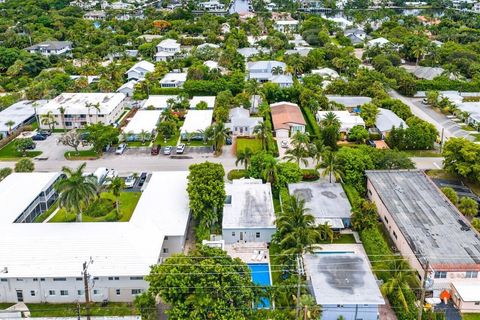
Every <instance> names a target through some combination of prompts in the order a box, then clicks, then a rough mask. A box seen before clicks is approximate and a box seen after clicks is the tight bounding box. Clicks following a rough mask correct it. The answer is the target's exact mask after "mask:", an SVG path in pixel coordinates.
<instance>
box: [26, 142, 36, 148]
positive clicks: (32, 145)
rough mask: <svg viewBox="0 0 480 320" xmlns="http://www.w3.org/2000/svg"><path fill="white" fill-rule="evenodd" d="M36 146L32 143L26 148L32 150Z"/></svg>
mask: <svg viewBox="0 0 480 320" xmlns="http://www.w3.org/2000/svg"><path fill="white" fill-rule="evenodd" d="M36 147H37V144H36V143H32V144H31V145H29V146H28V148H27V150H34V149H35V148H36Z"/></svg>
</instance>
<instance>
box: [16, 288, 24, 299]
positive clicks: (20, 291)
mask: <svg viewBox="0 0 480 320" xmlns="http://www.w3.org/2000/svg"><path fill="white" fill-rule="evenodd" d="M17 301H18V302H23V291H22V290H17Z"/></svg>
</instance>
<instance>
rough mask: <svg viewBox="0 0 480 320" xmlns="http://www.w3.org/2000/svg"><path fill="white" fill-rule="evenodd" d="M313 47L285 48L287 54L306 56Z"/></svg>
mask: <svg viewBox="0 0 480 320" xmlns="http://www.w3.org/2000/svg"><path fill="white" fill-rule="evenodd" d="M312 50H313V48H312V47H295V48H293V49H289V50H285V54H286V55H290V54H298V55H299V56H301V57H306V56H308V53H309V52H310V51H312Z"/></svg>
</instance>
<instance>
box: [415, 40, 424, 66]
mask: <svg viewBox="0 0 480 320" xmlns="http://www.w3.org/2000/svg"><path fill="white" fill-rule="evenodd" d="M412 53H413V55H414V56H415V58H416V59H417V60H416V62H415V65H417V66H418V62H419V61H420V58H421V57H422V56H423V54H424V53H425V48H424V47H423V46H421V45H417V46H414V47H413V48H412Z"/></svg>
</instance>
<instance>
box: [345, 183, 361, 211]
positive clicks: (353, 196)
mask: <svg viewBox="0 0 480 320" xmlns="http://www.w3.org/2000/svg"><path fill="white" fill-rule="evenodd" d="M342 186H343V190H345V193H346V194H347V198H348V201H350V205H351V206H352V208H356V207H357V206H358V205H359V204H360V201H361V200H362V197H360V194H359V193H358V191H357V189H355V187H353V186H351V185H349V184H342Z"/></svg>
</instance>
